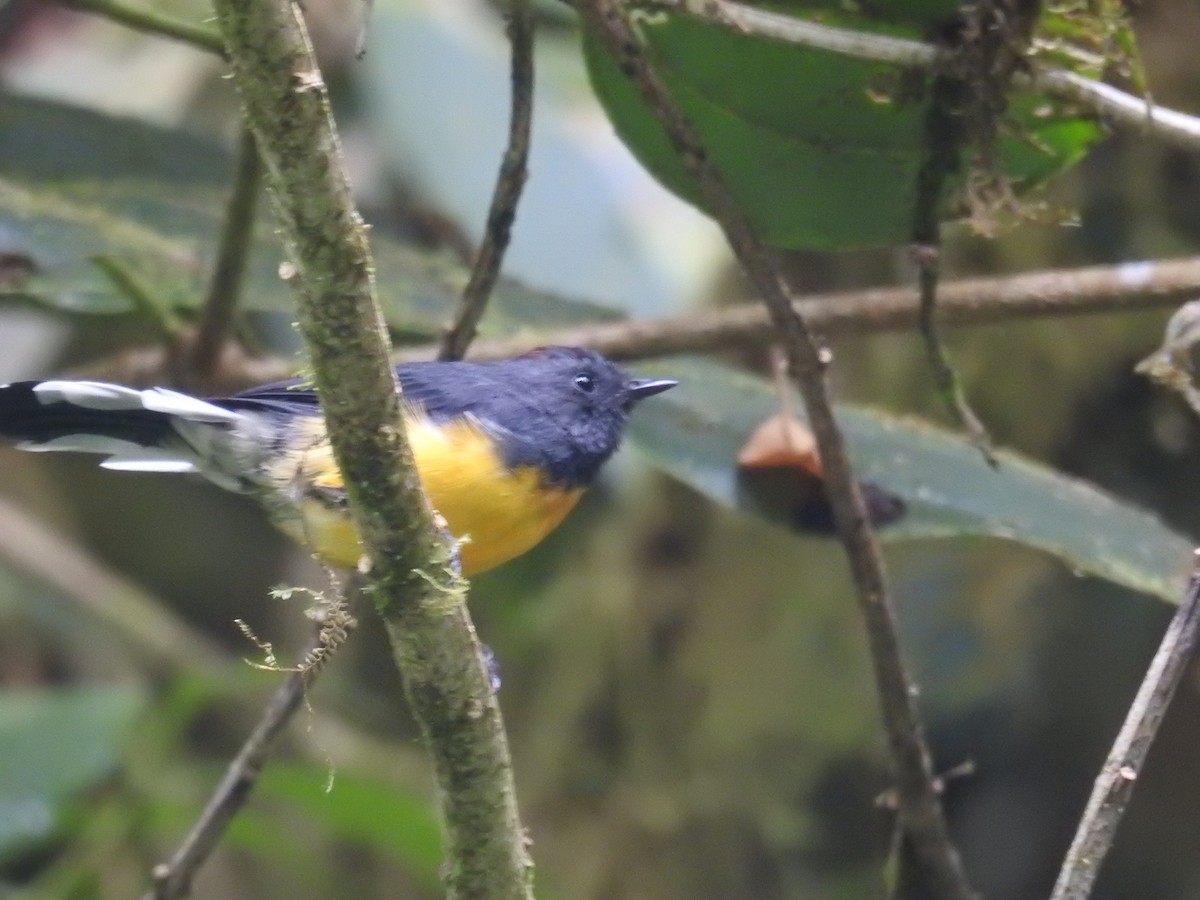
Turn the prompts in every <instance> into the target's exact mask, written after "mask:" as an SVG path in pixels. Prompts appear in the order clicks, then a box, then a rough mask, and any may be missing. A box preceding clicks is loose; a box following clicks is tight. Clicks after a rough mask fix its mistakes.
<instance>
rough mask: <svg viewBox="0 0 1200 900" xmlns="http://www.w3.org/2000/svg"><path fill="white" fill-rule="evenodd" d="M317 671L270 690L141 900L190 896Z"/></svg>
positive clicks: (296, 675) (174, 899)
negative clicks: (256, 717) (249, 729)
mask: <svg viewBox="0 0 1200 900" xmlns="http://www.w3.org/2000/svg"><path fill="white" fill-rule="evenodd" d="M317 646H319V644H318V645H317ZM310 652H311V651H310ZM306 657H307V654H306ZM318 672H319V669H301V670H299V671H294V672H291V673H289V674H288V676H287V678H286V679H285V680H284V682H283V683H282V684H281V685H279V687H278V688H276V689H275V693H274V694H272V695H271V699H270V700H269V701H267V705H266V707H265V708H264V709H263V712H262V716H261V717H260V718H259V720H258V724H257V725H255V726H254V730H253V731H252V732H251V733H250V736H249V737H247V738H246V742H245V743H244V744H242V749H241V750H239V751H238V754H237V756H235V757H234V758H233V760H232V761H231V762H230V763H229V767H228V768H227V769H226V770H225V774H224V776H223V777H222V778H221V781H220V782H219V783H218V784H217V786H216V788H215V789H214V790H213V792H212V796H211V797H209V800H208V803H207V804H205V807H204V811H203V812H201V813H200V816H199V818H198V819H197V820H196V822H195V824H194V825H192V828H191V830H190V831H189V832H188V833H187V837H185V838H184V839H183V842H182V843H181V844H180V845H179V848H178V849H177V850H176V851H175V853H174V854H172V856H171V859H170V861H168V862H165V863H162V864H161V865H158V866H155V868H154V887H153V889H152V890H150V891H149V892H148V893H147V894H146V896H145V897H144V898H143V900H179V898H181V897H187V896H189V895H190V894H191V892H192V881H193V880H194V879H195V877H196V873H197V872H198V871H199V870H200V867H201V866H202V865H203V864H204V862H205V860H207V859H208V857H209V856H211V855H212V852H213V850H215V849H216V847H217V844H218V843H220V840H221V838H222V837H223V836H224V834H225V830H226V829H227V828H228V827H229V823H230V822H232V821H233V817H234V816H236V815H237V814H238V812H240V811H241V809H242V807H243V806H245V804H246V801H247V800H249V799H250V794H251V793H252V792H253V791H254V787H255V785H257V784H258V777H259V775H260V774H261V773H262V770H263V767H264V766H265V765H266V763H267V760H268V759H269V758H270V756H271V752H272V750H273V749H274V746H275V741H276V740H277V739H278V738H279V735H280V734H282V733H283V730H284V728H285V727H287V724H288V722H290V721H291V718H292V716H293V715H295V713H296V710H298V709H299V708H300V704H301V702H302V701H303V700H304V692H305V691H306V690H307V688H308V686H309V684H310V683H311V682H312V679H313V678H315V677H316V675H317V673H318Z"/></svg>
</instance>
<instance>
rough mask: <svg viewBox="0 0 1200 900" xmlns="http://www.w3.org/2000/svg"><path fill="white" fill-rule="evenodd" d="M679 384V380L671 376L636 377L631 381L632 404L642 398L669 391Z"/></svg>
mask: <svg viewBox="0 0 1200 900" xmlns="http://www.w3.org/2000/svg"><path fill="white" fill-rule="evenodd" d="M677 384H679V382H678V381H674V380H672V379H670V378H642V379H635V380H634V381H631V382H629V387H628V391H629V402H630V404H633V403H637V402H638V401H640V400H645V399H646V398H647V397H653V396H654V395H655V394H661V393H662V392H663V391H669V390H670V389H671V388H673V387H675V385H677Z"/></svg>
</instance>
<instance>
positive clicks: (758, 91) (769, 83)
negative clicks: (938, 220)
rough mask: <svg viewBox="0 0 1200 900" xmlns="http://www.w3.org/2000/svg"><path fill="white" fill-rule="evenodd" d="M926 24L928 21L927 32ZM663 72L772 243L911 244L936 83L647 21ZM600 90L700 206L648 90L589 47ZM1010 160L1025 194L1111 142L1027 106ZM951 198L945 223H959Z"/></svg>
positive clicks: (1013, 134) (1005, 150) (638, 144)
mask: <svg viewBox="0 0 1200 900" xmlns="http://www.w3.org/2000/svg"><path fill="white" fill-rule="evenodd" d="M809 15H811V16H812V17H813V18H816V19H819V21H821V22H822V23H825V24H841V25H846V24H851V23H852V24H853V25H854V26H855V27H858V28H861V29H863V30H864V31H868V30H869V31H871V32H874V33H887V34H893V35H901V36H908V37H914V38H915V37H918V36H919V33H920V32H919V31H918V30H917V29H916V28H914V27H908V28H901V27H898V26H895V25H889V24H881V23H880V22H878V21H871V20H869V19H855V20H851V19H847V18H846V17H845V16H844V15H833V14H830V13H827V12H824V11H822V12H820V13H819V14H813V13H811V12H810V13H809ZM920 17H921V16H920V15H918V19H919V18H920ZM637 23H638V28H639V29H640V31H641V34H642V35H643V37H644V39H645V40H646V42H647V45H648V47H649V50H650V52H651V54H652V56H653V61H654V64H655V67H656V69H657V71H658V72H659V74H660V75H661V76H662V78H663V80H664V82H665V83H666V84H667V86H668V88H669V89H670V90H671V92H672V93H673V95H674V96H675V99H676V101H677V102H678V104H679V106H680V108H681V109H682V110H683V112H684V113H685V114H686V115H687V117H688V118H689V119H690V120H691V122H692V124H693V125H694V126H695V127H696V129H697V131H698V132H699V134H700V137H701V139H702V141H703V142H704V144H705V147H706V148H707V149H708V151H709V153H710V154H711V156H712V159H713V161H714V162H715V163H716V165H717V168H718V169H719V170H720V172H721V174H722V176H723V177H724V179H725V180H726V182H727V183H728V185H729V188H730V190H731V191H732V192H733V193H734V195H735V196H736V197H737V199H738V201H739V202H740V204H741V206H742V208H743V209H744V210H745V212H746V214H747V215H748V216H749V217H750V219H751V221H752V223H753V225H754V226H755V228H756V230H757V231H758V232H759V234H760V235H761V236H762V237H763V239H764V240H766V241H767V242H768V243H770V244H773V245H775V246H779V247H788V248H814V249H827V250H832V249H848V248H852V247H869V246H879V245H886V244H894V243H900V242H903V241H906V240H908V239H909V238H910V236H911V232H912V220H913V206H914V201H915V197H916V183H917V175H918V172H919V170H920V167H921V165H922V161H923V159H924V149H923V140H924V138H923V129H924V125H923V122H924V118H925V114H926V112H927V108H928V98H927V96H926V95H927V94H928V87H929V78H928V76H925V75H921V74H918V73H913V72H904V71H902V70H900V69H898V68H896V67H894V66H890V65H885V64H881V63H872V62H866V61H863V60H857V59H850V58H848V57H845V56H841V55H838V54H834V53H829V52H826V51H822V50H816V49H812V48H807V47H800V46H793V45H788V44H783V43H780V42H776V41H771V40H767V39H765V38H761V37H758V36H755V35H750V34H744V33H740V32H738V31H737V30H736V29H732V28H725V27H721V26H719V25H713V24H709V23H707V22H703V21H699V20H697V19H694V18H691V17H689V16H686V15H683V14H674V13H668V12H657V13H655V14H654V15H646V16H642V17H640V18H638V19H637ZM584 50H585V54H586V57H587V60H588V64H589V68H590V71H591V75H592V83H593V86H594V87H595V89H596V93H597V94H598V95H599V97H600V100H601V102H602V103H603V104H604V107H605V109H606V110H607V111H608V114H609V116H610V117H611V119H612V120H613V123H614V125H615V126H616V129H617V131H618V133H619V134H620V135H621V136H622V138H623V139H624V140H625V142H626V143H627V144H628V145H629V146H630V148H631V149H632V150H633V152H634V153H635V154H636V155H637V156H638V158H639V159H640V160H641V161H642V163H643V164H644V165H645V166H646V167H647V168H648V169H649V170H650V171H651V172H652V173H653V174H654V175H655V176H656V177H658V178H659V179H660V180H661V181H662V182H663V183H664V184H665V185H666V186H667V187H669V188H670V189H671V190H673V191H675V192H676V193H678V194H679V195H680V196H682V197H684V198H685V199H687V200H690V201H691V202H693V203H696V204H697V205H701V206H702V204H701V203H700V201H699V194H698V191H697V189H696V187H695V185H694V183H693V182H692V180H691V177H690V176H689V175H688V174H687V173H686V171H685V170H684V168H683V166H682V164H681V163H680V162H679V160H678V157H677V155H676V153H675V152H674V150H673V149H672V148H671V146H670V144H669V142H668V140H667V138H666V136H665V134H664V133H663V131H662V129H661V127H660V126H659V125H658V123H657V121H656V120H655V118H654V117H653V115H652V114H651V112H650V111H649V109H648V108H647V107H646V105H645V104H644V102H643V101H642V99H641V97H640V96H639V94H638V92H637V89H636V88H635V87H634V85H633V84H632V83H631V82H630V80H629V79H628V78H627V77H626V76H625V75H624V74H623V73H622V72H621V71H620V69H619V67H618V65H617V64H616V62H615V61H614V60H613V59H612V58H611V57H610V56H609V55H608V54H607V52H606V51H605V50H604V49H603V48H602V47H601V45H600V42H599V41H598V40H597V39H596V38H595V37H593V36H591V35H590V34H585V39H584ZM1008 116H1009V119H1010V124H1009V126H1008V128H1007V129H1006V136H1005V137H1004V139H1003V140H1002V141H1001V147H1000V149H1001V157H1002V160H1003V163H1004V168H1005V170H1006V172H1007V174H1008V177H1009V178H1010V179H1011V180H1012V181H1013V183H1014V185H1015V186H1017V187H1022V186H1027V185H1030V184H1034V183H1037V182H1040V181H1042V180H1044V179H1045V178H1047V177H1049V176H1050V175H1052V174H1054V173H1055V172H1057V171H1058V170H1060V169H1061V168H1063V167H1064V166H1065V165H1068V164H1069V163H1071V162H1074V161H1075V160H1076V159H1078V158H1079V157H1080V156H1081V155H1082V154H1083V153H1084V151H1085V150H1086V149H1087V147H1088V145H1089V144H1090V143H1091V142H1093V141H1094V140H1096V138H1098V137H1099V135H1100V129H1099V128H1098V126H1096V125H1095V124H1094V123H1092V122H1090V121H1086V120H1084V119H1081V118H1078V117H1076V116H1072V115H1070V114H1068V113H1067V112H1065V111H1064V110H1063V109H1062V108H1060V107H1059V106H1058V105H1057V104H1056V103H1055V102H1053V101H1051V100H1049V99H1048V98H1045V97H1041V96H1037V95H1032V94H1021V93H1017V94H1014V96H1013V97H1012V98H1011V99H1010V106H1009V110H1008ZM961 186H962V181H961V178H959V180H958V181H957V183H955V184H952V185H951V187H953V188H954V190H953V191H949V192H947V194H946V196H945V197H944V198H943V200H944V202H943V212H944V213H945V214H952V213H955V212H958V211H959V210H960V209H961V203H960V202H959V200H958V199H957V196H956V193H957V190H958V188H961Z"/></svg>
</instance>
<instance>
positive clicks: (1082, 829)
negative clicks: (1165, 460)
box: [1051, 550, 1200, 900]
mask: <svg viewBox="0 0 1200 900" xmlns="http://www.w3.org/2000/svg"><path fill="white" fill-rule="evenodd" d="M1192 562H1193V567H1192V577H1191V580H1190V581H1189V583H1188V586H1187V590H1186V592H1185V593H1184V597H1183V602H1182V603H1180V604H1179V609H1178V610H1176V612H1175V617H1174V618H1173V619H1171V624H1170V625H1168V626H1167V632H1166V634H1165V635H1163V639H1162V643H1161V644H1160V645H1159V647H1158V652H1157V653H1155V654H1154V659H1153V660H1151V662H1150V668H1149V669H1148V670H1147V671H1146V677H1145V678H1144V679H1143V680H1142V685H1141V687H1140V688H1138V692H1137V696H1136V697H1135V698H1134V701H1133V704H1132V705H1131V706H1130V707H1129V712H1128V714H1127V715H1126V717H1125V723H1124V724H1123V725H1122V726H1121V731H1120V732H1119V733H1118V735H1117V739H1116V741H1114V742H1113V746H1112V750H1111V751H1109V754H1108V758H1107V759H1106V760H1105V761H1104V766H1103V767H1102V768H1101V769H1100V775H1099V776H1098V777H1097V778H1096V783H1095V786H1094V787H1093V788H1092V795H1091V797H1090V798H1089V799H1088V803H1087V807H1086V809H1085V811H1084V813H1083V818H1082V819H1081V820H1080V822H1079V828H1078V830H1077V831H1076V832H1075V839H1074V841H1072V842H1071V849H1070V850H1068V851H1067V856H1066V860H1065V861H1064V862H1063V867H1062V870H1061V871H1060V872H1059V875H1058V881H1057V883H1056V884H1055V885H1054V893H1053V894H1052V895H1051V900H1086V898H1087V897H1088V896H1089V895H1090V894H1091V892H1092V885H1093V884H1094V883H1095V881H1096V876H1097V875H1098V874H1099V872H1100V867H1101V865H1102V864H1103V863H1104V858H1105V856H1106V855H1107V854H1108V850H1109V848H1110V847H1111V846H1112V842H1113V837H1114V836H1115V835H1116V831H1117V825H1118V824H1119V823H1120V821H1121V817H1122V816H1123V815H1124V814H1125V809H1126V807H1127V806H1128V805H1129V800H1130V797H1131V796H1132V795H1133V789H1134V787H1135V786H1136V784H1137V779H1138V776H1139V775H1140V774H1141V772H1142V769H1143V768H1144V766H1145V764H1146V756H1147V754H1148V753H1149V752H1150V745H1151V744H1153V743H1154V737H1155V735H1157V734H1158V728H1159V726H1160V725H1161V724H1162V720H1163V716H1165V715H1166V712H1167V708H1168V706H1170V703H1171V698H1172V697H1173V696H1174V695H1175V689H1176V688H1177V687H1179V682H1180V680H1181V679H1182V678H1183V674H1184V672H1185V671H1186V670H1187V666H1188V663H1189V662H1190V661H1191V660H1192V657H1193V656H1194V654H1195V651H1196V642H1197V636H1198V635H1200V550H1197V551H1194V553H1193V559H1192Z"/></svg>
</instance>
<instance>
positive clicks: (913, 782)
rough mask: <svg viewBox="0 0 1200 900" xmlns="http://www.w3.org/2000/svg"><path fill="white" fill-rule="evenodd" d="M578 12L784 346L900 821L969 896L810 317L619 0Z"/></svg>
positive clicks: (937, 886) (947, 887)
mask: <svg viewBox="0 0 1200 900" xmlns="http://www.w3.org/2000/svg"><path fill="white" fill-rule="evenodd" d="M580 11H581V13H582V15H583V17H584V19H585V21H586V23H587V26H588V27H589V28H590V29H592V30H593V31H594V32H595V33H596V34H597V35H598V36H600V37H601V38H602V39H603V41H604V43H605V44H606V45H607V48H608V51H609V52H610V53H611V54H613V56H614V57H615V58H616V59H617V61H618V62H619V63H620V65H621V68H622V71H624V72H625V73H626V74H627V75H628V76H629V77H630V78H631V79H632V80H633V82H634V83H635V85H636V86H637V88H638V91H639V93H640V94H641V95H642V98H643V99H644V100H645V101H646V102H647V103H648V104H649V106H650V108H651V109H652V110H653V111H654V112H655V114H656V116H657V118H658V120H659V123H660V124H661V125H662V127H663V129H664V130H665V131H666V133H667V136H668V137H669V138H670V140H671V142H672V144H674V146H675V150H676V152H677V153H678V154H679V157H680V160H681V161H682V162H683V164H684V165H685V167H686V168H687V170H688V172H689V173H690V174H691V175H692V177H693V178H694V179H695V180H696V183H697V187H698V188H699V190H700V193H701V196H702V197H703V198H704V201H705V206H706V208H707V209H708V210H709V211H710V213H711V214H712V215H713V216H714V217H715V218H716V220H717V222H718V223H719V224H720V226H721V228H722V230H723V231H724V232H725V237H726V239H727V240H728V241H729V244H730V246H731V247H732V249H733V251H734V254H735V255H736V256H737V258H738V261H739V262H740V263H741V265H742V268H743V270H744V271H745V273H746V275H747V276H748V277H749V279H750V281H751V283H752V284H753V285H754V287H755V289H756V290H757V292H758V293H759V295H760V296H761V298H762V300H763V302H764V303H766V305H767V308H768V310H769V312H770V314H771V319H772V322H773V324H774V326H775V332H776V337H777V339H778V340H780V342H781V343H782V346H783V348H784V351H785V352H786V354H787V357H788V364H789V368H790V369H791V372H792V375H793V377H794V378H795V380H796V383H797V386H798V387H799V389H800V394H801V396H802V397H803V398H804V405H805V408H806V409H807V411H808V416H809V421H810V423H811V424H812V428H813V433H814V435H815V437H816V440H817V448H818V451H819V453H820V456H821V460H822V462H823V463H824V465H825V468H826V474H827V476H828V482H827V487H828V491H829V498H830V501H831V503H832V505H833V511H834V519H835V521H836V523H837V527H838V533H839V535H840V536H841V539H842V542H843V544H844V545H845V548H846V553H847V556H848V557H849V562H850V569H851V573H852V575H853V577H854V582H855V584H856V586H857V588H858V597H859V605H860V609H861V611H862V614H863V618H864V621H865V624H866V631H867V638H868V643H869V645H870V650H871V659H872V662H873V664H874V670H875V679H876V686H877V689H878V691H879V699H880V703H881V707H882V713H883V720H884V726H885V729H886V731H887V735H888V742H889V745H890V749H891V759H892V764H893V768H894V774H895V777H896V780H897V795H898V799H899V813H900V821H901V824H902V825H903V826H904V829H905V832H906V833H907V835H908V837H909V839H910V840H911V841H912V844H913V848H914V850H915V852H916V855H917V858H918V860H919V862H920V864H921V865H922V867H923V869H924V871H925V873H926V874H927V875H928V876H929V881H930V884H931V886H932V888H933V890H934V894H935V896H937V897H940V898H955V900H962V898H969V897H971V896H972V891H971V888H970V885H969V884H968V882H967V879H966V875H965V873H964V872H963V868H962V864H961V861H960V860H959V857H958V852H957V850H955V848H954V845H953V843H952V842H951V840H950V836H949V832H948V830H947V828H946V822H945V819H944V817H943V815H942V807H941V800H940V798H939V796H938V793H937V790H936V787H935V784H934V777H933V771H932V764H931V761H930V755H929V750H928V748H927V747H926V744H925V738H924V734H923V731H924V729H923V728H922V725H921V722H920V719H919V718H918V716H917V711H916V707H915V704H914V702H913V689H912V681H911V679H910V678H909V676H908V672H907V669H906V666H905V664H904V660H903V655H902V653H901V648H900V639H899V633H898V628H897V623H896V616H895V611H894V609H893V607H892V600H891V596H890V592H889V589H888V585H887V578H886V575H885V572H884V567H883V560H882V557H881V555H880V552H879V547H878V544H877V543H876V541H875V538H874V535H873V533H872V531H871V527H870V524H869V520H868V518H867V513H866V509H865V506H864V504H863V499H862V495H861V493H860V491H859V489H858V485H857V480H856V479H855V477H854V473H853V471H852V469H851V466H850V462H849V459H848V457H847V454H846V447H845V440H844V438H843V436H842V433H841V430H840V428H839V427H838V424H837V421H836V419H835V418H834V415H833V409H832V405H831V403H830V399H829V394H828V391H827V389H826V386H825V368H826V365H827V356H826V354H825V353H824V352H823V351H822V349H821V348H820V347H819V346H818V344H817V341H816V339H815V337H814V335H813V332H812V330H811V328H810V326H809V325H808V323H807V322H806V321H805V320H804V319H803V318H802V317H801V316H799V315H797V314H796V311H795V309H794V307H793V306H792V301H791V298H790V296H789V295H788V293H787V289H786V286H785V284H784V281H783V279H782V278H781V275H780V272H779V269H778V267H777V266H776V265H775V262H774V260H773V259H772V258H771V256H770V255H769V254H768V251H767V249H766V248H765V247H764V246H763V244H762V243H761V242H760V241H759V240H758V238H757V237H756V236H755V234H754V232H753V230H752V228H751V226H750V224H749V221H748V220H747V219H746V217H745V215H744V214H743V213H742V211H741V209H740V207H739V206H738V204H737V202H736V200H735V199H734V198H733V196H732V195H731V194H730V192H729V190H728V189H727V188H726V186H725V184H724V182H723V181H722V179H721V176H720V173H719V172H718V171H717V169H716V167H715V166H714V165H713V163H712V161H711V160H710V158H709V156H708V153H707V151H706V150H705V148H704V145H703V144H702V143H701V142H700V140H699V138H698V137H697V135H696V133H695V131H694V129H693V128H692V125H691V123H690V122H689V121H688V120H687V119H686V118H685V117H684V115H683V114H682V113H681V112H680V111H679V108H678V107H677V106H676V105H675V101H674V99H673V98H672V97H671V95H670V92H669V91H668V90H667V88H666V86H665V85H664V84H663V83H662V81H661V80H660V79H659V77H658V75H657V74H656V73H655V71H654V70H653V68H652V67H651V66H650V64H649V62H648V60H647V58H646V55H645V53H644V50H643V48H642V45H641V43H640V41H639V40H638V37H637V35H636V34H635V32H634V30H633V28H632V26H631V25H630V23H629V21H628V19H627V18H626V15H625V13H624V11H623V10H622V8H621V6H620V4H619V3H618V2H614V0H584V2H581V3H580Z"/></svg>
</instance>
